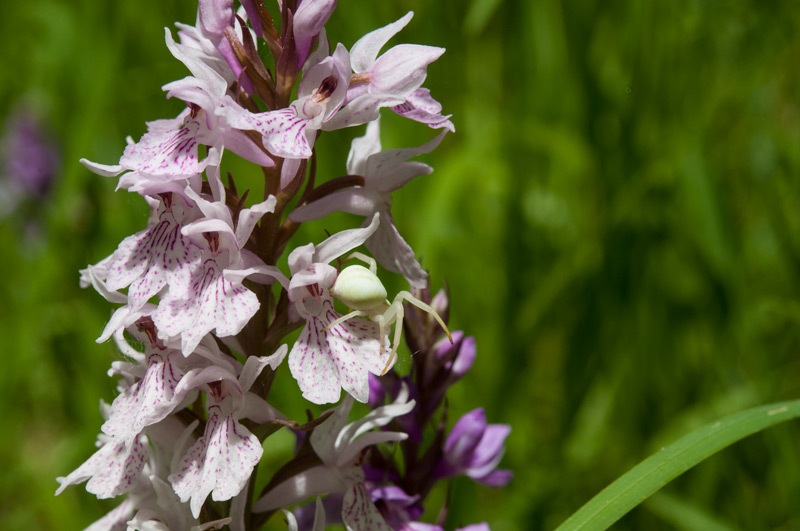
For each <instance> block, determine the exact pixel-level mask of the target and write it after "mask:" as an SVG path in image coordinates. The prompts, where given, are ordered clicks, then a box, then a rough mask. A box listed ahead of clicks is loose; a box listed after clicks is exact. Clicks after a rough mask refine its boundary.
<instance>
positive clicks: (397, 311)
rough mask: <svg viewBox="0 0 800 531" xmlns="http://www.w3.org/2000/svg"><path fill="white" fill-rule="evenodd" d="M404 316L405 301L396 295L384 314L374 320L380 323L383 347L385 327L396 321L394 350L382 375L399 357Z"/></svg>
mask: <svg viewBox="0 0 800 531" xmlns="http://www.w3.org/2000/svg"><path fill="white" fill-rule="evenodd" d="M398 295H399V294H398ZM404 316H405V309H404V308H403V302H402V300H401V299H400V298H399V297H395V298H394V301H393V302H392V304H390V305H389V308H388V309H387V310H386V311H385V312H384V313H383V314H380V315H377V316H375V317H374V318H373V320H374V321H375V322H377V323H378V328H379V330H380V337H381V348H383V337H384V335H383V334H384V331H385V327H386V326H387V325H389V326H391V324H392V322H393V321H394V340H393V341H392V350H391V352H390V353H389V359H388V360H387V361H386V366H385V367H384V368H383V370H382V371H381V376H383V375H384V374H386V371H388V370H389V367H391V366H392V362H393V361H394V360H395V358H397V349H398V348H400V337H401V336H402V333H403V317H404Z"/></svg>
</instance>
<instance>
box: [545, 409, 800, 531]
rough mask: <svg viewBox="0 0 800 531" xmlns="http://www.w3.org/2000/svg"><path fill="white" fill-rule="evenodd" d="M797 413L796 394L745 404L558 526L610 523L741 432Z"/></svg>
mask: <svg viewBox="0 0 800 531" xmlns="http://www.w3.org/2000/svg"><path fill="white" fill-rule="evenodd" d="M797 417H800V400H793V401H790V402H778V403H776V404H769V405H766V406H759V407H756V408H752V409H748V410H745V411H742V412H739V413H736V414H733V415H730V416H728V417H725V418H724V419H721V420H718V421H715V422H712V423H711V424H707V425H705V426H703V427H701V428H698V429H697V430H695V431H693V432H691V433H689V434H688V435H686V436H684V437H682V438H681V439H679V440H678V441H676V442H674V443H673V444H671V445H669V446H665V447H664V448H662V449H661V450H660V451H659V452H657V453H655V454H653V455H651V456H650V457H648V458H647V459H645V460H644V461H642V462H641V463H639V464H638V465H636V466H635V467H633V468H632V469H631V470H629V471H628V472H627V473H625V474H624V475H623V476H621V477H620V478H618V479H617V480H616V481H614V482H613V483H612V484H611V485H609V486H608V487H606V488H605V489H603V490H602V491H601V492H600V493H599V494H597V496H595V497H594V498H592V499H591V500H589V502H588V503H586V505H584V506H583V507H581V508H580V509H578V511H577V512H576V513H575V514H573V515H572V516H570V517H569V518H568V519H567V520H566V521H565V522H564V523H563V524H561V525H560V526H559V527H558V528H557V529H556V531H576V530H579V529H582V530H591V531H602V530H603V529H608V528H609V527H610V526H611V525H612V524H614V522H616V521H617V520H619V519H620V518H622V517H623V516H624V515H625V514H627V513H628V512H629V511H630V510H631V509H633V508H634V507H636V506H637V505H639V504H640V503H641V502H642V501H644V500H645V499H647V498H648V497H649V496H651V495H652V494H653V493H655V492H656V491H658V490H659V489H660V488H661V487H663V486H664V485H666V484H667V483H669V482H670V481H672V480H673V479H675V478H676V477H678V476H679V475H681V474H683V473H684V472H686V471H687V470H689V469H690V468H692V467H693V466H695V465H696V464H698V463H700V462H701V461H703V460H704V459H706V458H708V457H710V456H711V455H713V454H715V453H717V452H719V451H720V450H722V449H723V448H726V447H727V446H730V445H731V444H733V443H735V442H737V441H739V440H741V439H744V438H745V437H747V436H749V435H752V434H754V433H757V432H759V431H762V430H765V429H767V428H769V427H771V426H774V425H776V424H780V423H782V422H786V421H787V420H792V419H794V418H797Z"/></svg>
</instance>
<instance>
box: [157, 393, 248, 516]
mask: <svg viewBox="0 0 800 531" xmlns="http://www.w3.org/2000/svg"><path fill="white" fill-rule="evenodd" d="M230 401H231V398H228V399H225V400H223V403H220V404H213V405H211V406H210V407H209V418H208V422H207V424H206V428H205V431H204V433H203V436H202V437H201V438H199V439H198V440H197V441H196V442H195V444H194V445H193V446H192V447H191V448H190V449H189V451H188V452H187V453H186V454H185V455H184V457H183V459H182V460H181V462H180V465H179V466H178V470H177V472H176V473H174V474H171V475H170V476H169V481H170V483H171V484H172V486H173V488H174V489H175V493H176V494H177V495H178V496H179V497H180V499H181V501H183V502H186V501H190V507H191V509H192V515H193V516H194V517H195V518H197V517H198V516H199V515H200V509H201V507H202V506H203V502H205V500H206V498H207V497H208V495H209V494H211V498H212V499H213V500H215V501H225V500H229V499H231V498H233V497H234V496H236V495H237V494H239V492H241V490H242V489H243V488H244V487H245V485H246V484H247V481H248V480H249V479H250V474H251V473H252V471H253V468H254V467H255V466H256V465H257V464H258V462H259V461H260V460H261V454H262V452H263V449H262V447H261V443H260V442H259V440H258V437H256V436H255V435H253V434H252V433H250V431H249V430H248V429H247V428H245V427H244V426H243V425H242V424H241V423H240V422H239V421H238V420H237V419H236V415H235V413H234V412H233V411H231V410H230V409H229V408H230V405H229V402H230Z"/></svg>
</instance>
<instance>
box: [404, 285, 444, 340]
mask: <svg viewBox="0 0 800 531" xmlns="http://www.w3.org/2000/svg"><path fill="white" fill-rule="evenodd" d="M403 300H405V301H408V302H410V303H411V304H413V305H414V306H416V307H417V308H419V309H420V310H422V311H424V312H427V313H429V314H430V315H432V316H433V318H434V319H436V322H437V323H439V326H441V327H442V330H444V333H445V334H447V339H449V340H450V343H452V342H453V336H452V335H451V334H450V330H449V329H448V328H447V325H446V324H444V321H442V318H441V317H439V314H438V313H437V312H436V310H434V309H433V307H432V306H430V305H428V304H425V303H424V302H422V301H421V300H419V299H418V298H416V297H415V296H413V295H412V294H411V293H409V292H408V291H401V292H399V293H398V294H397V295H396V296H395V298H394V303H395V304H396V303H398V302H400V301H403Z"/></svg>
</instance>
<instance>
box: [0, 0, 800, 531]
mask: <svg viewBox="0 0 800 531" xmlns="http://www.w3.org/2000/svg"><path fill="white" fill-rule="evenodd" d="M409 9H413V10H414V11H415V12H416V16H415V18H414V20H413V21H412V22H411V24H410V25H409V27H408V28H406V30H404V31H403V33H401V34H400V36H399V37H398V38H397V39H396V40H395V41H393V42H412V43H421V44H430V45H436V46H443V47H446V48H447V53H446V54H445V55H444V56H443V57H442V58H441V59H440V60H439V61H438V62H437V63H435V64H434V65H433V66H432V67H431V68H430V70H429V77H428V81H427V82H426V86H428V87H429V88H430V89H431V90H432V92H433V94H434V96H435V97H437V99H439V100H440V101H441V102H442V103H443V105H444V107H445V111H446V112H452V113H453V115H454V116H453V121H454V122H455V123H456V126H457V130H458V131H457V133H456V134H454V135H449V136H448V137H447V138H446V139H445V141H444V143H443V145H442V146H441V147H440V148H439V149H438V150H437V151H436V152H435V153H433V154H431V155H430V156H427V157H426V158H425V160H426V161H427V162H429V163H430V164H431V165H432V166H433V167H434V168H435V172H434V174H433V175H431V176H429V177H424V178H421V179H419V180H417V181H414V182H412V183H411V184H410V185H409V186H407V187H406V189H404V190H403V192H402V193H400V194H398V196H397V197H396V200H395V206H394V213H395V217H396V219H397V224H398V226H399V227H400V230H401V232H402V233H403V234H404V235H405V236H406V238H407V239H408V241H409V242H410V243H411V244H412V246H414V248H415V249H416V250H417V252H418V254H419V255H420V256H422V257H423V264H424V265H425V266H426V267H427V268H428V269H430V271H431V272H432V278H433V282H434V285H436V286H441V285H442V284H443V283H444V282H445V281H446V283H447V284H448V285H449V286H450V289H451V292H452V301H453V306H452V320H451V324H452V328H454V329H463V330H466V331H467V333H469V334H472V335H474V336H476V338H477V341H478V348H479V357H478V361H477V363H476V365H475V368H474V369H473V371H472V373H471V374H470V375H469V377H468V378H466V379H465V380H464V381H462V382H461V383H459V384H458V385H457V386H456V387H455V388H454V389H453V392H452V395H451V401H450V408H451V412H452V415H453V417H455V415H457V414H460V413H463V412H465V411H468V410H470V409H473V408H475V407H479V406H483V407H485V408H486V410H487V416H488V417H489V419H490V420H491V421H493V422H506V423H510V424H511V425H512V426H513V430H514V431H513V433H512V435H511V437H510V438H509V440H508V443H507V447H508V450H507V454H506V458H505V460H504V463H503V465H504V467H506V468H511V469H513V470H514V471H515V473H516V477H515V479H514V481H513V482H512V483H511V484H510V485H509V486H508V487H506V488H504V489H500V490H492V489H488V488H484V487H481V486H478V485H475V484H473V483H471V482H470V481H469V480H466V479H463V480H457V481H455V482H454V483H453V496H452V498H453V512H452V515H451V518H450V522H451V523H453V524H458V523H470V522H477V521H481V520H486V521H488V522H490V523H491V525H492V529H494V530H496V531H502V530H517V529H552V528H554V527H555V526H556V525H558V524H559V523H560V522H561V521H563V520H564V519H565V518H566V517H567V516H568V515H569V514H571V513H572V512H573V511H574V510H576V509H577V508H578V507H579V506H580V505H582V504H583V503H584V502H585V501H586V500H588V499H589V498H590V497H591V496H592V495H593V494H595V493H596V492H597V491H598V490H600V489H601V488H602V487H604V486H605V485H607V484H608V483H609V482H611V481H612V480H613V479H615V478H616V477H618V476H619V475H620V474H622V473H623V472H625V471H626V470H627V469H628V468H630V467H631V466H632V465H634V464H635V463H637V462H638V461H640V460H641V459H643V458H644V457H646V456H647V455H649V454H650V453H651V452H653V451H654V450H657V449H658V448H659V447H660V446H661V445H663V444H665V443H667V442H669V441H672V440H674V439H675V438H677V437H678V436H679V435H681V434H683V433H685V432H686V431H688V430H690V429H691V428H693V427H696V426H699V425H701V424H704V423H706V422H709V421H711V420H713V419H715V418H717V417H719V416H722V415H724V414H726V413H730V412H734V411H738V410H740V409H743V408H745V407H748V406H751V405H756V404H762V403H767V402H770V401H777V400H783V399H790V398H797V397H798V396H800V363H798V361H800V360H798V358H797V352H798V346H800V334H799V333H798V326H797V325H798V322H800V304H799V303H798V300H799V296H800V274H798V271H799V270H800V269H799V268H800V214H798V212H797V207H796V205H797V204H798V201H800V149H799V148H800V76H798V65H800V32H799V31H798V28H800V10H798V9H797V3H796V2H790V1H786V2H779V1H775V2H759V1H756V0H749V1H748V0H726V1H721V0H720V1H714V0H705V1H703V0H676V1H671V2H631V1H629V2H622V1H615V0H594V1H592V0H574V1H570V2H560V1H556V0H515V1H510V0H508V1H503V0H469V1H467V0H445V1H441V2H425V1H422V0H398V1H392V2H374V3H372V2H370V3H359V4H356V3H354V2H344V1H343V2H340V6H339V9H338V11H337V13H335V14H334V16H333V18H332V20H331V22H330V23H329V25H328V35H329V36H330V38H331V40H333V41H334V42H335V41H341V42H343V43H344V44H345V45H347V46H348V47H349V46H350V45H352V44H353V42H355V40H356V39H357V38H358V37H360V36H361V35H363V34H364V33H366V32H367V31H369V30H371V29H374V28H377V27H379V26H382V25H384V24H386V23H388V22H390V21H393V20H395V19H397V18H399V17H400V16H401V15H402V14H404V13H405V12H406V11H407V10H409ZM195 10H196V6H195V4H194V3H193V2H189V1H180V2H178V1H168V2H156V1H146V2H97V1H95V0H74V1H72V2H60V1H56V0H42V1H39V2H9V3H7V5H6V6H4V16H3V17H0V49H3V50H5V53H4V60H3V63H4V65H3V68H2V69H0V118H3V121H5V117H6V116H8V115H9V114H10V113H13V112H15V110H17V109H19V108H20V106H26V107H27V108H28V109H31V110H33V111H34V113H35V114H37V115H38V116H39V117H40V118H41V120H42V121H43V122H44V123H45V125H46V126H47V127H48V128H49V131H50V133H51V136H52V138H53V139H54V140H55V141H56V142H57V143H58V146H59V149H60V151H61V161H62V163H61V167H60V170H59V172H58V174H57V176H56V178H55V179H56V180H55V182H54V183H53V188H52V190H51V193H50V194H49V195H48V196H47V198H46V199H44V200H42V201H34V200H33V199H30V200H27V201H23V202H22V203H20V204H19V205H18V207H17V209H16V210H15V211H14V212H13V213H10V214H6V217H4V218H3V219H2V220H0V247H2V249H3V251H2V256H3V260H2V261H0V275H2V279H3V280H2V282H0V301H2V304H3V310H2V318H0V350H2V353H3V356H4V358H5V360H6V361H5V364H6V365H5V366H4V369H3V370H2V371H0V405H1V406H2V418H3V420H4V423H3V431H2V433H3V437H1V438H0V459H1V460H2V463H3V465H2V466H3V470H2V472H1V473H0V522H1V524H0V527H2V528H3V529H9V530H12V529H21V530H22V529H25V530H27V529H78V528H81V527H83V526H86V525H87V524H89V523H90V522H92V521H93V520H94V519H96V518H98V517H99V516H101V515H102V514H104V513H105V512H107V511H108V510H109V509H110V508H111V507H113V506H114V505H115V504H116V503H117V501H110V502H102V503H101V502H98V501H97V500H95V499H94V498H93V497H92V496H91V495H89V494H87V493H86V492H85V491H84V490H83V489H82V487H71V488H69V489H67V491H66V492H64V493H63V494H62V495H61V496H59V497H53V492H54V491H55V489H56V486H57V484H56V482H55V477H56V476H62V475H66V474H68V473H69V472H70V471H72V470H73V469H74V468H75V467H77V466H78V465H79V464H80V463H82V462H83V461H84V460H85V459H86V458H87V457H88V456H89V455H90V454H91V453H92V451H93V443H94V439H95V435H96V433H97V431H98V429H99V426H100V424H101V418H100V414H99V411H98V402H99V400H100V398H103V399H105V400H109V401H110V400H111V399H112V398H113V396H114V382H113V381H112V380H111V379H109V378H108V377H107V376H106V374H105V372H106V370H107V368H108V366H109V363H110V361H111V360H112V359H116V357H117V354H116V353H115V351H114V349H113V348H112V346H111V345H109V344H103V345H98V344H96V343H95V342H94V339H95V338H96V337H97V336H98V335H99V333H100V331H101V330H102V328H103V325H104V324H105V322H106V320H107V319H108V317H109V315H110V311H111V310H110V305H109V304H107V303H106V302H105V301H103V300H102V299H101V298H100V297H99V296H98V295H97V294H96V293H94V292H93V291H91V290H86V291H82V290H80V289H79V287H78V273H77V271H78V269H80V268H83V267H85V266H86V265H87V264H89V263H95V262H97V261H99V260H100V259H102V258H103V257H105V256H106V255H108V254H110V253H111V252H112V251H113V250H114V249H115V248H116V245H117V244H118V243H119V241H120V240H122V238H124V237H125V236H127V235H129V234H131V233H133V232H135V231H138V230H141V229H142V228H143V227H144V226H145V223H146V220H147V215H148V209H147V208H146V205H145V203H144V202H143V201H142V200H141V199H140V198H139V197H137V196H136V195H134V194H128V193H125V192H118V193H114V187H115V184H116V183H115V181H114V180H113V179H104V178H102V177H98V176H95V175H93V174H91V173H89V172H88V171H87V170H85V169H84V168H83V167H82V166H81V165H80V164H79V163H78V159H79V158H80V157H86V158H89V159H91V160H94V161H98V162H103V163H114V162H115V161H116V160H117V158H118V157H119V155H120V153H121V151H122V149H123V147H124V139H125V136H126V135H131V136H133V137H134V138H138V137H139V136H141V134H142V133H143V132H144V131H145V124H144V122H145V121H146V120H153V119H158V118H167V117H172V116H175V115H176V114H177V113H178V112H179V110H180V108H181V104H180V102H174V101H166V100H165V99H164V96H163V93H162V92H161V90H160V87H161V85H163V84H164V83H167V82H169V81H172V80H174V79H177V78H179V77H183V76H184V75H186V74H187V72H186V71H185V70H184V68H183V66H182V65H181V64H180V63H178V62H177V61H176V60H174V59H173V58H172V57H171V55H170V54H169V53H168V52H167V50H166V48H165V46H164V36H163V31H164V30H163V28H164V26H169V27H172V22H173V21H176V20H177V21H182V22H186V23H193V22H194V19H195ZM383 129H384V130H383V135H384V137H383V139H384V145H385V146H386V147H403V146H413V145H418V144H421V143H423V142H424V141H426V140H428V139H429V138H431V137H432V136H433V134H434V133H433V132H432V131H430V130H429V129H427V128H425V127H423V126H420V125H418V124H414V123H405V122H403V121H401V120H386V121H385V123H384V128H383ZM361 132H362V129H361V128H359V129H358V130H353V131H348V132H344V133H343V134H342V135H340V136H339V140H338V141H337V140H335V136H336V135H326V136H324V137H323V138H322V139H321V140H320V146H321V145H323V142H329V141H330V142H333V143H332V144H328V146H329V147H326V148H324V149H323V148H320V149H321V154H320V162H321V165H322V166H321V170H320V171H321V175H323V176H324V175H327V176H335V175H338V174H341V173H344V160H345V157H346V153H347V149H348V148H347V146H348V143H347V142H348V140H349V138H352V136H353V135H355V134H361ZM328 136H330V138H328ZM242 172H244V170H242ZM237 175H238V173H237ZM245 175H246V174H244V173H242V178H243V179H244V178H245ZM3 178H4V179H5V178H7V176H6V175H4V176H3ZM241 187H242V186H241V185H240V188H241ZM313 227H314V228H313V229H310V230H309V231H308V232H306V233H304V234H307V235H308V238H311V239H313V240H314V241H320V240H321V239H322V238H323V237H324V233H323V232H322V229H323V228H325V227H326V225H325V223H324V222H321V223H318V224H316V225H314V226H313ZM395 287H396V288H398V289H399V288H400V287H401V285H400V283H395ZM405 356H406V358H405V361H402V360H401V365H402V363H405V364H406V366H407V364H408V361H407V359H408V358H407V356H408V355H407V354H406V355H405ZM304 406H305V404H300V403H298V406H297V407H299V408H301V409H302V407H304ZM798 441H800V427H799V426H797V425H796V424H793V425H788V426H781V427H778V428H774V429H772V430H770V431H767V432H766V433H763V434H760V435H757V436H754V437H752V438H751V439H748V440H746V441H744V442H742V443H739V444H737V445H736V446H734V447H732V448H729V449H728V450H726V451H724V452H722V453H721V454H719V455H717V456H715V457H714V458H712V459H710V460H709V461H707V462H705V463H703V464H702V465H700V466H699V467H698V468H696V469H694V470H692V471H690V472H689V473H687V474H686V475H684V476H683V477H681V478H679V479H678V480H677V481H675V482H674V483H672V484H671V485H670V486H669V487H668V488H666V489H665V490H664V491H662V493H660V494H658V495H656V496H655V497H654V498H652V499H651V500H649V501H648V502H646V503H645V504H644V505H643V506H641V507H640V508H638V509H637V510H636V511H634V512H633V513H631V514H630V515H628V516H627V517H626V518H625V519H623V520H622V521H621V522H620V523H619V524H617V528H618V529H648V530H650V529H656V530H658V529H665V530H672V529H677V530H694V529H697V530H707V529H781V530H792V529H800V503H798V502H797V495H798V493H800V457H798Z"/></svg>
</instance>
